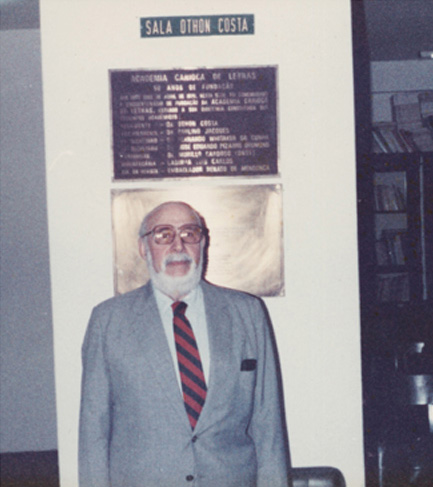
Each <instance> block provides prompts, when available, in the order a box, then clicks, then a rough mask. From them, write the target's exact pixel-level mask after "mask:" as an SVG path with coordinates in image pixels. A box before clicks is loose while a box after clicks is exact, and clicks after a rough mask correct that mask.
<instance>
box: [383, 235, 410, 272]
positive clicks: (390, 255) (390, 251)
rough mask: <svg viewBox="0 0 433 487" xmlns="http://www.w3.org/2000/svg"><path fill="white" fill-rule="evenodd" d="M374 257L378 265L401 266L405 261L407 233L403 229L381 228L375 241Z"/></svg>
mask: <svg viewBox="0 0 433 487" xmlns="http://www.w3.org/2000/svg"><path fill="white" fill-rule="evenodd" d="M376 259H377V263H378V265H380V266H393V265H398V266H403V265H405V264H406V262H407V234H406V230H405V229H401V230H383V231H382V234H381V238H380V239H379V240H377V241H376Z"/></svg>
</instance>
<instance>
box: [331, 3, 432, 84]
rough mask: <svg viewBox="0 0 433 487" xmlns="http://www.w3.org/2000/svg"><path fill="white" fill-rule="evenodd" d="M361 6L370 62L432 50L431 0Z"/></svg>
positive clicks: (398, 58)
mask: <svg viewBox="0 0 433 487" xmlns="http://www.w3.org/2000/svg"><path fill="white" fill-rule="evenodd" d="M322 1H323V0H322ZM329 1H333V0H329ZM355 1H356V0H355ZM364 9H365V18H366V24H367V35H368V43H369V46H370V59H371V60H372V61H394V60H407V59H419V52H420V51H433V0H364ZM432 62H433V61H432ZM432 83H433V80H432Z"/></svg>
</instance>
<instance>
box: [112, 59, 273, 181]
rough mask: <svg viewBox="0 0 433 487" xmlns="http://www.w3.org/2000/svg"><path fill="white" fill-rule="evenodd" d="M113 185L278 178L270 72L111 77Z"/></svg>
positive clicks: (235, 70) (189, 71)
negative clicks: (196, 178)
mask: <svg viewBox="0 0 433 487" xmlns="http://www.w3.org/2000/svg"><path fill="white" fill-rule="evenodd" d="M110 81H111V103H112V123H113V156H114V178H115V179H144V178H145V179H147V178H170V177H176V178H179V177H193V176H251V175H269V174H276V173H277V106H276V99H277V94H276V68H275V67H241V68H220V69H173V70H161V71H148V70H140V71H132V70H128V71H123V70H122V71H120V70H113V71H110Z"/></svg>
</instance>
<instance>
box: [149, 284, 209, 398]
mask: <svg viewBox="0 0 433 487" xmlns="http://www.w3.org/2000/svg"><path fill="white" fill-rule="evenodd" d="M153 290H154V293H155V298H156V304H157V306H158V310H159V315H160V317H161V321H162V325H163V327H164V331H165V335H166V337H167V342H168V347H169V349H170V352H171V356H172V358H173V363H174V368H175V370H176V376H177V380H178V382H179V387H180V389H181V390H182V385H181V380H180V373H179V367H178V362H177V354H176V345H175V341H174V331H173V309H172V307H171V305H172V304H173V302H174V301H173V300H172V299H171V298H170V297H169V296H167V295H166V294H164V293H162V292H161V291H159V290H158V289H156V287H155V286H153ZM180 301H183V302H184V303H186V304H187V305H188V306H187V308H186V311H185V316H186V317H187V318H188V321H189V322H190V324H191V327H192V329H193V331H194V335H195V340H196V342H197V347H198V350H199V353H200V358H201V363H202V367H203V373H204V377H205V380H206V384H207V383H208V380H209V367H210V353H209V337H208V331H207V321H206V310H205V306H204V299H203V291H202V289H201V287H200V286H197V287H196V288H195V289H193V290H192V291H191V292H190V293H189V294H188V295H187V296H185V297H184V298H183V299H181V300H180Z"/></svg>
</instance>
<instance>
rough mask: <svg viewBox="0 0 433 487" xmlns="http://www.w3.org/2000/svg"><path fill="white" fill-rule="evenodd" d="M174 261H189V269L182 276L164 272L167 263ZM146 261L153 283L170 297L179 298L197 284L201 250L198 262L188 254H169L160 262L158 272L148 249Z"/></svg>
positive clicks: (200, 270) (200, 271)
mask: <svg viewBox="0 0 433 487" xmlns="http://www.w3.org/2000/svg"><path fill="white" fill-rule="evenodd" d="M176 261H177V262H182V261H185V262H190V264H191V265H190V268H189V271H188V272H187V273H186V274H185V275H184V276H169V275H168V274H166V273H165V271H166V268H167V264H168V263H169V262H176ZM146 262H147V268H148V270H149V274H150V278H151V279H152V283H153V285H154V286H155V287H156V288H157V289H158V290H159V291H161V292H162V293H164V294H166V295H167V296H170V297H171V298H172V299H179V298H182V297H184V296H186V295H187V294H189V293H190V292H191V291H192V290H193V289H194V288H196V287H197V286H198V283H199V282H200V280H201V276H202V272H203V251H202V252H201V255H200V261H199V263H198V264H196V263H195V262H194V260H193V259H192V258H191V257H190V256H189V255H188V254H185V253H180V254H170V255H168V256H167V257H166V258H165V259H164V261H163V262H162V266H161V270H160V272H156V270H155V268H154V267H153V262H152V257H151V255H150V252H149V251H147V252H146Z"/></svg>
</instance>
